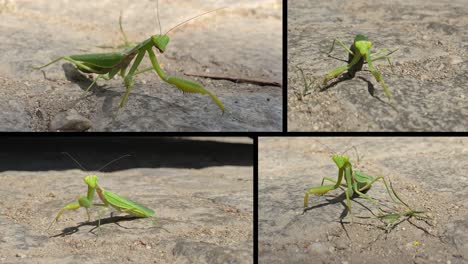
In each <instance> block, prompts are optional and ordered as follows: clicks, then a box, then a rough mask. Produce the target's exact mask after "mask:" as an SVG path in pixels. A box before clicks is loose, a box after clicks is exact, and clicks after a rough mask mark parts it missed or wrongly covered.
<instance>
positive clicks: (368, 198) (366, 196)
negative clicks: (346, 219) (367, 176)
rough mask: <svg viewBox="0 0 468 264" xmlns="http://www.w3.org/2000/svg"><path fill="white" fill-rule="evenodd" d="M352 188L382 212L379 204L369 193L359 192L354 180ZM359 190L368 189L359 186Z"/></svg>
mask: <svg viewBox="0 0 468 264" xmlns="http://www.w3.org/2000/svg"><path fill="white" fill-rule="evenodd" d="M353 189H354V191H355V192H356V193H357V194H358V195H359V196H361V197H364V198H365V199H366V200H368V201H369V202H371V203H373V204H374V205H375V206H377V208H378V209H379V211H380V212H383V210H382V208H380V206H379V204H378V203H377V202H376V201H375V200H374V199H372V198H371V197H370V196H369V195H367V194H364V193H363V192H361V191H360V190H359V188H358V186H357V183H356V182H354V185H353ZM361 190H363V191H364V190H368V189H364V188H361Z"/></svg>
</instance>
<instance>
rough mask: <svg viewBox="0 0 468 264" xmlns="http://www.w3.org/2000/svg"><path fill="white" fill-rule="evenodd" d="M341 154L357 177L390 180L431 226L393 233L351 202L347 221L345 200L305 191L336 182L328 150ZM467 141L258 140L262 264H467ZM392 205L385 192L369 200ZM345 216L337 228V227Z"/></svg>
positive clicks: (360, 202)
mask: <svg viewBox="0 0 468 264" xmlns="http://www.w3.org/2000/svg"><path fill="white" fill-rule="evenodd" d="M319 142H320V143H323V144H326V145H327V146H329V148H331V149H333V150H334V153H342V152H343V151H345V150H346V149H348V148H349V147H351V146H352V145H354V146H356V147H357V152H358V154H359V162H357V156H356V155H355V154H354V153H353V150H352V149H351V150H349V151H348V152H347V155H349V157H350V158H351V162H352V163H353V165H354V166H353V168H354V169H359V170H361V171H363V172H365V173H367V174H369V175H373V176H379V175H380V176H384V177H385V178H386V179H387V180H391V182H392V184H393V186H394V188H395V190H396V192H398V194H399V196H401V198H402V199H403V200H404V201H406V202H407V203H408V204H409V205H410V206H411V207H412V208H413V209H419V210H425V211H426V213H427V215H428V216H430V217H432V218H433V219H432V220H430V221H428V223H429V224H430V225H429V224H428V223H426V222H424V221H422V220H416V219H411V220H410V221H411V222H410V221H403V222H402V223H401V224H399V225H397V226H396V227H395V229H393V230H392V231H391V232H390V233H385V231H384V230H382V229H381V228H383V227H384V224H383V223H381V222H380V221H378V220H377V219H376V218H371V219H362V218H358V217H357V216H369V215H371V214H370V212H369V211H368V210H367V209H365V207H364V206H366V207H368V208H369V209H371V210H373V212H374V213H377V210H376V209H375V206H373V205H372V204H371V203H369V202H368V201H366V200H365V199H362V198H354V199H352V201H351V208H352V211H353V214H354V216H355V217H354V219H353V220H354V221H353V223H350V220H351V219H350V217H349V216H346V217H344V216H345V215H346V204H345V197H344V192H343V191H342V190H340V189H337V190H334V191H331V192H329V193H328V194H326V195H325V196H315V195H311V196H310V198H309V207H308V210H306V212H305V213H303V201H304V193H305V191H306V190H307V189H308V188H311V187H313V186H319V185H320V183H321V180H322V177H330V178H333V179H336V178H337V174H338V173H337V172H338V169H337V168H336V165H335V163H334V162H333V161H332V160H331V154H332V151H331V150H329V149H328V148H327V147H325V146H324V145H322V144H320V143H319ZM467 147H468V140H467V139H465V138H315V140H314V138H260V140H259V255H260V263H311V262H313V263H466V262H467V259H468V255H467V252H468V251H467V250H466V249H467V245H468V237H467V235H466V229H467V225H468V210H467V207H468V203H467V201H468V199H467V198H468V191H467V187H468V177H467V176H466V169H467V168H468V162H467V161H468V152H467V149H468V148H467ZM367 194H368V195H370V196H371V197H373V198H375V199H378V201H379V202H380V203H381V204H382V206H391V203H390V201H391V200H390V199H389V197H388V194H387V192H386V191H385V187H384V186H383V184H382V183H381V182H376V183H374V184H373V185H372V187H371V189H370V190H369V191H368V192H367ZM342 217H344V219H342V220H341V221H342V222H343V224H341V223H340V219H341V218H342Z"/></svg>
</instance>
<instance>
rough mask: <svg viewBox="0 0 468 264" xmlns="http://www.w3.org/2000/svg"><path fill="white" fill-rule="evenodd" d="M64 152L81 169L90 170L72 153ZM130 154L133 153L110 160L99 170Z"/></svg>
mask: <svg viewBox="0 0 468 264" xmlns="http://www.w3.org/2000/svg"><path fill="white" fill-rule="evenodd" d="M62 154H64V155H66V156H68V157H69V158H70V159H71V160H73V161H74V162H75V164H77V165H78V167H80V169H82V170H84V171H89V170H88V169H85V168H84V167H83V166H82V165H81V164H80V163H79V162H78V161H77V160H76V159H75V158H74V157H73V156H72V155H70V153H68V152H62ZM130 156H132V155H130V154H125V155H123V156H121V157H118V158H116V159H113V160H111V161H109V162H108V163H106V164H105V165H104V166H102V167H101V168H100V169H99V170H97V171H101V170H102V169H104V168H105V167H107V166H109V165H111V164H112V163H114V162H116V161H118V160H121V159H123V158H126V157H130Z"/></svg>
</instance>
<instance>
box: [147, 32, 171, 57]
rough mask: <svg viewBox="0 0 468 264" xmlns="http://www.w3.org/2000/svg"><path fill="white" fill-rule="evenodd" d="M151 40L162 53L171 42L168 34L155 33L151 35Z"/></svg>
mask: <svg viewBox="0 0 468 264" xmlns="http://www.w3.org/2000/svg"><path fill="white" fill-rule="evenodd" d="M151 40H152V41H153V44H154V46H155V47H156V48H158V50H159V51H160V52H161V53H163V52H164V51H165V50H166V46H167V44H169V37H168V36H167V35H154V36H152V37H151Z"/></svg>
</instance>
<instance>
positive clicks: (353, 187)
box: [304, 142, 429, 231]
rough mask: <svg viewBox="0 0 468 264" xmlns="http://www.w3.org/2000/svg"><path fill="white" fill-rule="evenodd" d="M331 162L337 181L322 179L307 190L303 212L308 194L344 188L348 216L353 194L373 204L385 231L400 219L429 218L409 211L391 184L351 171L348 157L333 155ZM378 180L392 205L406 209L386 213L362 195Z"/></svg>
mask: <svg viewBox="0 0 468 264" xmlns="http://www.w3.org/2000/svg"><path fill="white" fill-rule="evenodd" d="M319 143H320V142H319ZM320 144H322V143H320ZM332 160H333V161H334V162H335V164H336V166H337V167H338V179H337V180H336V181H335V180H334V179H331V178H328V177H323V179H322V183H321V185H320V186H316V187H312V188H309V189H308V190H307V191H306V193H305V195H304V210H305V209H306V208H307V207H308V203H309V195H310V194H315V195H324V194H326V193H328V192H329V191H331V190H335V189H337V188H341V187H345V188H346V189H345V197H346V206H347V209H348V212H349V214H350V215H351V216H352V215H353V214H352V211H351V198H352V197H353V195H354V193H356V194H357V195H358V196H361V197H363V198H365V199H366V200H368V201H370V202H371V203H372V204H374V205H375V206H376V207H377V208H378V210H379V215H377V216H376V217H377V218H378V219H380V220H382V221H385V222H386V223H387V231H388V230H391V229H392V228H393V227H394V226H395V225H396V224H397V223H398V220H399V219H400V218H402V217H403V218H406V219H409V218H411V217H416V218H418V219H429V217H427V216H424V215H422V214H424V213H425V211H420V210H413V209H411V208H410V206H409V205H408V204H407V203H405V202H404V201H403V200H402V199H401V198H400V197H399V196H398V194H397V193H396V192H395V189H394V188H393V186H392V183H391V182H390V188H389V187H388V185H387V182H386V180H385V178H384V177H383V176H378V177H375V178H374V177H372V176H369V175H367V174H364V173H363V172H361V171H358V170H353V167H352V164H351V162H350V161H349V157H348V156H345V155H337V154H335V155H333V156H332ZM343 178H344V179H345V181H346V184H343V185H342V184H341V182H342V180H343ZM325 180H327V181H329V182H332V183H334V184H326V185H324V184H323V183H324V181H325ZM378 180H382V182H383V183H384V186H385V189H386V190H387V193H388V195H389V196H390V198H391V199H392V200H393V202H394V203H397V204H402V205H404V206H405V207H406V209H405V210H404V211H402V212H396V213H387V212H385V211H384V210H383V209H382V208H381V207H380V206H379V204H378V203H377V202H376V200H375V199H373V198H371V197H370V196H369V195H367V194H365V193H364V192H366V191H367V190H369V189H370V188H371V186H372V184H374V183H375V182H376V181H378ZM390 190H391V192H390ZM371 212H372V211H371ZM360 218H368V217H360Z"/></svg>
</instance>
